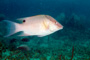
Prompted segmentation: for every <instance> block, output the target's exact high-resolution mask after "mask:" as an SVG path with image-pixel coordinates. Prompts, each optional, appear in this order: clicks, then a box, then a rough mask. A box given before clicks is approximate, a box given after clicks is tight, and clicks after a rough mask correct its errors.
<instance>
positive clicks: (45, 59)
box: [0, 13, 90, 60]
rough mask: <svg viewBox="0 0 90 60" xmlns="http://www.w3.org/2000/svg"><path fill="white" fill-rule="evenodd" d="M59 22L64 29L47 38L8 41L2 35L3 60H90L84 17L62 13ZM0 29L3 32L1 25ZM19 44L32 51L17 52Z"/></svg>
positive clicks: (89, 37) (88, 31) (0, 51)
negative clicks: (68, 15) (67, 15)
mask: <svg viewBox="0 0 90 60" xmlns="http://www.w3.org/2000/svg"><path fill="white" fill-rule="evenodd" d="M61 17H62V19H63V20H62V19H61ZM56 19H57V20H59V22H61V23H62V25H63V26H64V29H63V30H60V31H58V32H56V33H53V34H51V35H49V36H45V37H36V36H33V37H18V36H11V37H7V38H5V37H3V34H2V33H0V60H90V29H89V28H87V27H86V26H85V24H84V23H82V22H83V21H82V22H81V20H82V17H80V16H77V15H75V14H72V15H71V16H70V17H66V16H65V15H64V13H62V14H60V16H58V17H57V18H56ZM60 19H61V20H60ZM0 29H1V31H2V32H3V29H2V27H1V25H0ZM20 45H27V46H28V47H29V50H22V49H18V48H17V47H18V46H20Z"/></svg>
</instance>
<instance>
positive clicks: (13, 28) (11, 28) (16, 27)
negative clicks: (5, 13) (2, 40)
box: [4, 20, 21, 37]
mask: <svg viewBox="0 0 90 60" xmlns="http://www.w3.org/2000/svg"><path fill="white" fill-rule="evenodd" d="M4 22H6V25H7V26H6V29H7V30H6V31H7V34H6V36H4V37H8V36H11V35H13V34H15V33H17V32H19V31H21V29H20V24H18V23H15V22H12V21H9V20H4Z"/></svg>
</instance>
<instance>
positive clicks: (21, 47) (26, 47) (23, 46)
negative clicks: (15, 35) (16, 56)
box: [17, 45, 30, 51]
mask: <svg viewBox="0 0 90 60" xmlns="http://www.w3.org/2000/svg"><path fill="white" fill-rule="evenodd" d="M17 49H19V50H22V51H29V50H30V48H29V47H28V46H27V45H20V46H18V47H17Z"/></svg>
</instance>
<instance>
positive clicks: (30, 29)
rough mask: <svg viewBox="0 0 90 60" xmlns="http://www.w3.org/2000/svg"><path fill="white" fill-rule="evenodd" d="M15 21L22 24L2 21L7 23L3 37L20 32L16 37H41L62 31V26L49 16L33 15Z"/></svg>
mask: <svg viewBox="0 0 90 60" xmlns="http://www.w3.org/2000/svg"><path fill="white" fill-rule="evenodd" d="M16 20H18V21H21V22H22V23H17V22H13V21H10V20H4V22H6V23H7V32H8V33H7V34H6V35H5V36H4V37H9V36H12V35H13V34H15V33H17V32H20V31H22V33H21V34H20V35H17V36H38V37H43V36H47V35H50V34H52V33H54V32H56V31H58V30H61V29H63V26H62V25H61V24H60V23H59V22H58V21H56V20H55V19H54V18H53V17H51V16H50V15H35V16H30V17H24V18H19V19H16Z"/></svg>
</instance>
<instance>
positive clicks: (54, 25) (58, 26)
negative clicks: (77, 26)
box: [46, 15, 63, 32]
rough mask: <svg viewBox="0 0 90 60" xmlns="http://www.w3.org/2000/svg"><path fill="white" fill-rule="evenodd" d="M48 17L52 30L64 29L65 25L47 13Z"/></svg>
mask: <svg viewBox="0 0 90 60" xmlns="http://www.w3.org/2000/svg"><path fill="white" fill-rule="evenodd" d="M46 18H47V19H48V21H47V22H48V26H49V30H50V31H52V32H55V31H58V30H61V29H63V26H62V25H61V24H60V23H59V22H57V21H56V20H55V19H54V18H53V17H51V16H48V15H46Z"/></svg>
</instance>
